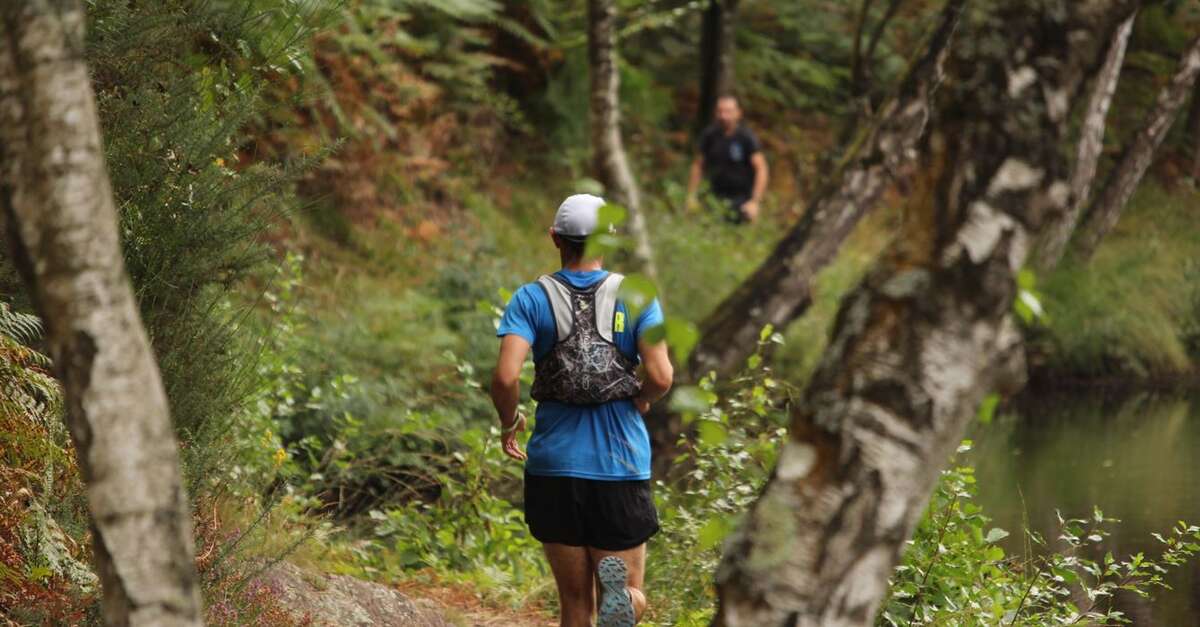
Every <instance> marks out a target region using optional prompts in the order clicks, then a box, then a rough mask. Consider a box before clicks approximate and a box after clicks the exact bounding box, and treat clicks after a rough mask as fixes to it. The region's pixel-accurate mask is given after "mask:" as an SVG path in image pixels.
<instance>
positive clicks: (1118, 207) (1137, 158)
mask: <svg viewBox="0 0 1200 627" xmlns="http://www.w3.org/2000/svg"><path fill="white" fill-rule="evenodd" d="M1197 74H1200V37H1197V38H1196V39H1194V40H1193V41H1192V43H1191V44H1189V45H1188V49H1187V51H1186V52H1184V54H1183V58H1182V59H1180V61H1179V68H1178V69H1177V70H1176V72H1175V75H1174V76H1172V77H1171V82H1170V83H1168V84H1167V86H1166V87H1165V88H1163V90H1162V91H1161V92H1159V94H1158V100H1157V101H1155V103H1154V108H1153V109H1152V110H1151V111H1150V113H1149V114H1148V115H1147V116H1146V120H1145V122H1143V123H1142V127H1141V129H1139V130H1138V132H1137V135H1135V136H1134V138H1133V142H1132V143H1131V144H1130V145H1129V147H1128V148H1126V149H1125V154H1124V155H1122V157H1121V160H1120V161H1119V162H1118V163H1117V165H1116V167H1115V168H1114V169H1113V171H1112V173H1111V174H1110V175H1109V177H1108V180H1107V181H1106V182H1105V184H1104V189H1103V190H1102V191H1101V192H1100V196H1099V198H1098V199H1097V200H1096V204H1095V205H1094V206H1093V207H1092V208H1091V211H1089V212H1088V214H1087V216H1085V217H1084V221H1083V224H1082V226H1080V228H1079V235H1078V236H1077V241H1076V243H1075V253H1076V254H1077V255H1078V258H1079V259H1080V261H1087V260H1088V259H1089V258H1091V256H1092V254H1093V253H1095V252H1096V247H1097V246H1099V245H1100V240H1102V239H1104V236H1105V235H1108V232H1109V231H1111V230H1112V228H1113V227H1114V226H1116V225H1117V220H1119V219H1120V217H1121V212H1122V211H1124V209H1125V205H1126V204H1128V203H1129V199H1130V198H1131V197H1132V196H1133V192H1134V191H1136V190H1137V186H1138V183H1140V182H1141V180H1142V177H1143V176H1145V174H1146V170H1148V169H1149V168H1150V164H1151V163H1152V162H1153V161H1154V153H1155V152H1157V151H1158V147H1159V146H1160V145H1162V142H1163V139H1165V138H1166V136H1167V132H1168V131H1170V130H1171V125H1172V124H1174V122H1175V117H1176V116H1177V115H1178V114H1179V110H1180V109H1181V108H1183V103H1184V101H1186V100H1187V97H1188V94H1190V93H1191V91H1192V86H1193V85H1195V83H1196V76H1197Z"/></svg>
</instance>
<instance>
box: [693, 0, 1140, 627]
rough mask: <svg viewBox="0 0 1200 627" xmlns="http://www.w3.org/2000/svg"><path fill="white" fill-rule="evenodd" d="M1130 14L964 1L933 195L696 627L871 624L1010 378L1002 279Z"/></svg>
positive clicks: (880, 272) (1063, 195)
mask: <svg viewBox="0 0 1200 627" xmlns="http://www.w3.org/2000/svg"><path fill="white" fill-rule="evenodd" d="M1135 5H1136V2H1135V1H1134V0H1094V1H1092V2H1087V3H1082V2H1064V3H1044V2H1041V1H1040V0H996V1H995V2H985V3H977V4H975V5H973V8H972V9H971V10H972V13H973V15H972V19H971V20H970V22H964V24H967V23H969V24H971V26H972V28H973V29H976V30H974V31H973V32H971V33H969V34H967V33H964V35H969V36H964V37H961V38H957V39H956V42H959V43H961V45H959V44H957V43H956V46H955V47H956V49H957V50H956V51H955V53H954V54H953V56H952V58H953V62H952V65H951V66H950V68H949V70H948V72H949V73H950V74H952V75H954V76H956V77H958V79H957V80H955V81H952V82H947V87H946V89H947V90H952V93H949V94H947V95H945V96H944V97H943V98H941V99H940V102H939V107H938V109H937V110H936V113H935V116H934V122H932V123H931V133H932V137H931V139H930V146H931V154H930V155H929V159H928V161H929V176H930V179H929V180H930V181H932V183H933V186H932V189H933V193H932V194H931V195H930V197H929V201H928V202H926V203H914V206H913V211H912V212H911V213H910V215H909V216H908V218H909V219H908V220H906V223H905V225H904V227H903V232H902V233H901V239H899V240H898V244H897V246H895V247H894V248H893V250H891V251H889V254H888V255H887V257H885V258H884V259H882V260H881V261H880V263H879V264H878V265H877V267H876V268H875V269H874V270H873V271H872V272H871V273H869V275H868V276H867V278H866V279H864V281H863V283H862V284H861V285H860V286H859V287H858V288H856V289H855V291H853V292H852V293H851V294H850V295H848V296H847V298H846V299H845V300H844V301H843V303H842V307H841V310H840V311H839V314H838V317H837V321H836V323H835V327H834V332H833V337H832V339H831V341H830V344H829V348H828V349H827V351H826V353H825V356H824V358H823V360H822V362H821V365H820V366H819V367H818V369H817V372H816V373H815V375H814V377H813V379H812V382H811V383H810V384H809V387H808V389H807V390H806V392H805V398H804V402H802V403H799V404H797V405H796V406H795V407H794V408H793V413H792V422H791V429H790V432H789V434H788V436H787V439H786V441H785V442H784V443H783V445H782V449H781V451H780V454H779V459H778V463H777V465H776V467H775V470H774V472H773V473H772V476H771V478H770V479H769V480H768V482H767V485H766V486H765V487H764V489H763V492H762V494H761V496H760V497H759V499H758V500H757V501H756V502H755V504H754V505H753V506H752V507H751V510H750V512H749V513H748V514H747V517H746V519H745V520H744V522H743V524H742V525H741V527H740V528H739V529H738V530H737V531H736V532H735V533H734V534H733V536H732V537H731V538H730V539H729V540H728V541H727V542H726V545H725V555H724V558H723V560H722V563H721V566H720V568H719V569H718V572H717V589H718V595H719V607H718V610H717V615H716V617H715V618H714V624H716V625H728V626H731V627H733V626H743V625H754V626H755V627H764V626H771V625H799V626H814V627H815V626H822V627H842V626H865V625H870V624H872V623H873V622H874V619H875V615H876V612H877V610H878V606H879V603H880V601H881V599H882V598H883V597H884V596H885V594H886V592H887V582H888V576H889V575H890V574H891V572H892V569H893V568H894V566H895V564H896V562H897V560H898V558H899V555H900V552H901V550H902V548H903V545H904V542H905V541H906V540H907V539H908V538H909V537H910V535H911V533H912V530H913V527H914V526H915V524H916V522H917V520H918V519H919V517H920V516H921V513H922V511H923V509H924V508H925V506H926V504H927V501H928V498H929V494H930V492H931V490H932V488H933V486H934V483H935V481H936V480H937V476H938V470H939V469H940V468H941V467H942V466H943V465H944V464H945V463H946V461H947V459H948V457H949V455H950V454H951V453H952V451H953V450H954V449H955V447H956V446H957V444H958V443H959V441H960V438H961V437H962V435H963V432H964V429H965V426H966V424H967V422H968V420H969V419H970V418H971V417H972V416H974V415H975V412H976V410H977V408H978V406H979V403H980V402H981V401H982V400H983V398H984V397H985V395H986V394H988V393H990V392H992V391H996V390H999V391H1001V392H1011V391H1015V389H1016V388H1018V387H1019V386H1020V384H1021V382H1022V380H1021V377H1022V376H1023V372H1024V368H1023V351H1022V345H1021V334H1020V331H1019V329H1018V327H1017V325H1016V323H1015V322H1014V320H1013V316H1012V314H1011V311H1012V303H1013V299H1014V297H1015V295H1016V293H1017V286H1016V273H1017V272H1018V270H1019V269H1020V268H1021V266H1022V264H1023V263H1024V260H1025V257H1026V251H1027V250H1028V248H1029V243H1030V240H1031V238H1032V236H1034V235H1036V233H1037V231H1038V229H1039V226H1040V224H1041V223H1042V222H1043V221H1044V220H1045V219H1046V217H1047V216H1048V215H1053V213H1054V212H1055V211H1062V210H1065V208H1066V204H1067V203H1068V202H1069V200H1070V192H1069V189H1070V187H1069V173H1068V172H1067V168H1066V164H1065V163H1063V159H1062V157H1061V155H1060V154H1059V152H1058V146H1059V145H1060V143H1059V142H1060V141H1061V140H1062V138H1063V137H1064V136H1065V135H1066V129H1067V126H1068V117H1069V111H1070V101H1071V98H1072V95H1073V94H1074V93H1075V91H1076V88H1077V87H1078V84H1079V81H1080V80H1081V77H1084V76H1086V74H1087V73H1088V72H1089V71H1090V70H1091V69H1092V68H1094V67H1095V66H1096V64H1097V62H1098V61H1099V58H1100V55H1101V54H1103V52H1104V45H1105V44H1106V43H1107V41H1108V37H1109V36H1110V35H1111V34H1112V33H1114V32H1115V30H1116V28H1117V26H1118V24H1119V23H1120V22H1121V21H1122V20H1123V19H1124V18H1126V17H1128V16H1129V15H1130V13H1131V12H1132V11H1133V9H1134V8H1135ZM1064 21H1065V23H1064ZM995 24H1003V25H1004V29H1003V30H997V29H995V27H994V25H995Z"/></svg>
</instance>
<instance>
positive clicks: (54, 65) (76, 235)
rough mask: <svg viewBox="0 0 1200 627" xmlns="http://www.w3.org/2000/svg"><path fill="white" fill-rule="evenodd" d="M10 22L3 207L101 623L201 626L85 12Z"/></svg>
mask: <svg viewBox="0 0 1200 627" xmlns="http://www.w3.org/2000/svg"><path fill="white" fill-rule="evenodd" d="M0 19H2V20H3V22H2V23H0V29H3V37H4V44H3V46H0V158H3V165H2V169H0V177H2V178H0V209H2V210H3V217H4V222H5V223H6V227H7V231H8V232H9V235H10V236H11V238H12V244H13V247H14V253H15V254H14V258H15V259H16V260H17V262H18V266H20V267H21V268H22V271H23V275H24V276H23V278H24V280H25V281H26V283H27V285H28V286H29V288H30V292H31V293H32V294H33V295H34V299H35V301H36V302H37V305H38V308H39V310H40V312H41V315H42V318H43V319H44V320H45V323H46V337H47V340H48V342H49V348H50V351H49V352H50V355H51V357H52V358H53V360H54V364H55V367H56V369H57V371H58V376H59V377H60V378H61V380H62V382H63V387H64V389H65V391H66V397H67V426H68V427H69V430H70V433H71V439H72V441H73V442H74V445H75V451H76V454H77V456H78V458H79V465H80V470H81V472H82V475H83V478H84V481H85V482H86V484H87V499H88V506H89V508H90V510H91V520H92V543H93V548H94V553H95V564H96V570H97V572H98V574H99V576H100V582H101V585H102V587H103V599H102V603H101V609H102V612H103V616H104V620H105V622H106V623H108V624H110V625H200V624H202V619H201V602H200V593H199V587H198V582H197V577H196V572H195V566H194V558H193V547H192V530H191V515H190V512H189V510H188V503H187V500H186V498H185V496H184V491H183V484H182V481H181V477H180V469H179V455H178V451H177V449H176V445H175V437H174V432H173V430H172V427H171V421H170V417H169V416H168V412H167V399H166V395H165V393H164V392H163V387H162V383H161V381H160V380H159V373H158V368H157V366H156V364H155V361H154V356H153V354H152V353H151V350H150V344H149V341H148V339H147V337H146V334H145V331H144V330H143V328H142V325H141V320H140V319H139V316H138V310H137V306H136V303H135V301H134V295H133V290H132V288H131V286H130V283H129V279H128V277H127V276H126V274H125V269H124V263H123V261H122V258H121V252H120V244H119V239H118V232H117V213H116V209H115V206H114V203H113V196H112V190H111V188H110V184H109V179H108V173H107V172H106V170H105V166H104V157H103V150H102V145H101V138H100V128H99V123H98V120H97V116H96V107H95V102H94V99H93V94H92V89H91V85H90V83H89V78H88V73H87V67H86V66H85V64H84V61H83V51H84V45H83V41H84V40H83V28H84V20H85V16H84V11H83V7H82V5H81V4H80V3H79V2H78V0H75V1H69V0H27V1H23V2H6V3H3V4H2V5H0Z"/></svg>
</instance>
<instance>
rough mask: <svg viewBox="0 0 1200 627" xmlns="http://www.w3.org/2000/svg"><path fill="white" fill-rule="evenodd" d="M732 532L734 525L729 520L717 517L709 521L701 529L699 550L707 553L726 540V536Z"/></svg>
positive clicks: (698, 543)
mask: <svg viewBox="0 0 1200 627" xmlns="http://www.w3.org/2000/svg"><path fill="white" fill-rule="evenodd" d="M730 531H733V523H732V522H731V521H730V520H729V519H728V518H726V517H724V516H721V515H717V516H715V517H713V518H711V519H709V521H708V522H706V523H704V526H703V527H701V528H700V532H699V534H698V536H697V548H699V549H700V550H701V551H707V550H709V549H711V548H713V547H715V546H717V545H718V544H720V543H721V541H722V540H724V539H725V536H728V535H729V532H730Z"/></svg>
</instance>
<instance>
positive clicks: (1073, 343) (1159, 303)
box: [1033, 183, 1200, 380]
mask: <svg viewBox="0 0 1200 627" xmlns="http://www.w3.org/2000/svg"><path fill="white" fill-rule="evenodd" d="M1197 209H1200V194H1198V193H1196V192H1194V191H1178V192H1176V193H1168V192H1167V191H1166V190H1164V189H1163V188H1162V187H1161V186H1159V185H1157V184H1154V183H1148V184H1146V185H1143V186H1142V189H1141V190H1140V191H1139V192H1138V193H1137V195H1136V196H1134V198H1133V200H1132V202H1131V203H1130V205H1129V207H1128V208H1127V210H1126V212H1125V214H1124V215H1123V216H1122V217H1121V222H1120V223H1119V224H1118V225H1117V228H1116V229H1115V230H1114V231H1113V232H1112V234H1110V235H1109V237H1108V239H1106V240H1105V241H1104V243H1103V244H1102V245H1101V246H1100V248H1099V249H1098V250H1097V252H1096V254H1095V256H1094V257H1093V258H1092V259H1091V260H1090V261H1089V262H1088V263H1079V262H1078V261H1077V260H1074V259H1071V258H1070V257H1068V259H1067V260H1066V261H1065V262H1064V264H1063V265H1062V266H1060V267H1059V268H1058V269H1057V270H1056V271H1055V272H1054V273H1053V274H1051V275H1050V276H1048V277H1046V280H1045V284H1044V286H1043V287H1042V290H1043V292H1044V297H1045V307H1046V310H1047V312H1048V314H1049V316H1048V320H1047V322H1046V326H1045V328H1044V329H1040V330H1036V331H1035V332H1034V334H1033V336H1034V341H1033V346H1034V351H1033V352H1034V355H1035V359H1036V360H1037V362H1036V363H1035V366H1039V367H1044V368H1045V369H1046V370H1048V371H1050V372H1058V373H1070V374H1071V375H1073V376H1079V377H1107V378H1118V379H1141V380H1144V379H1151V378H1169V377H1174V376H1179V375H1183V374H1187V373H1189V372H1193V371H1194V370H1195V367H1196V359H1197V357H1200V354H1198V352H1197V343H1196V338H1197V328H1198V327H1197V325H1198V324H1200V228H1197V223H1196V214H1197Z"/></svg>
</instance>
